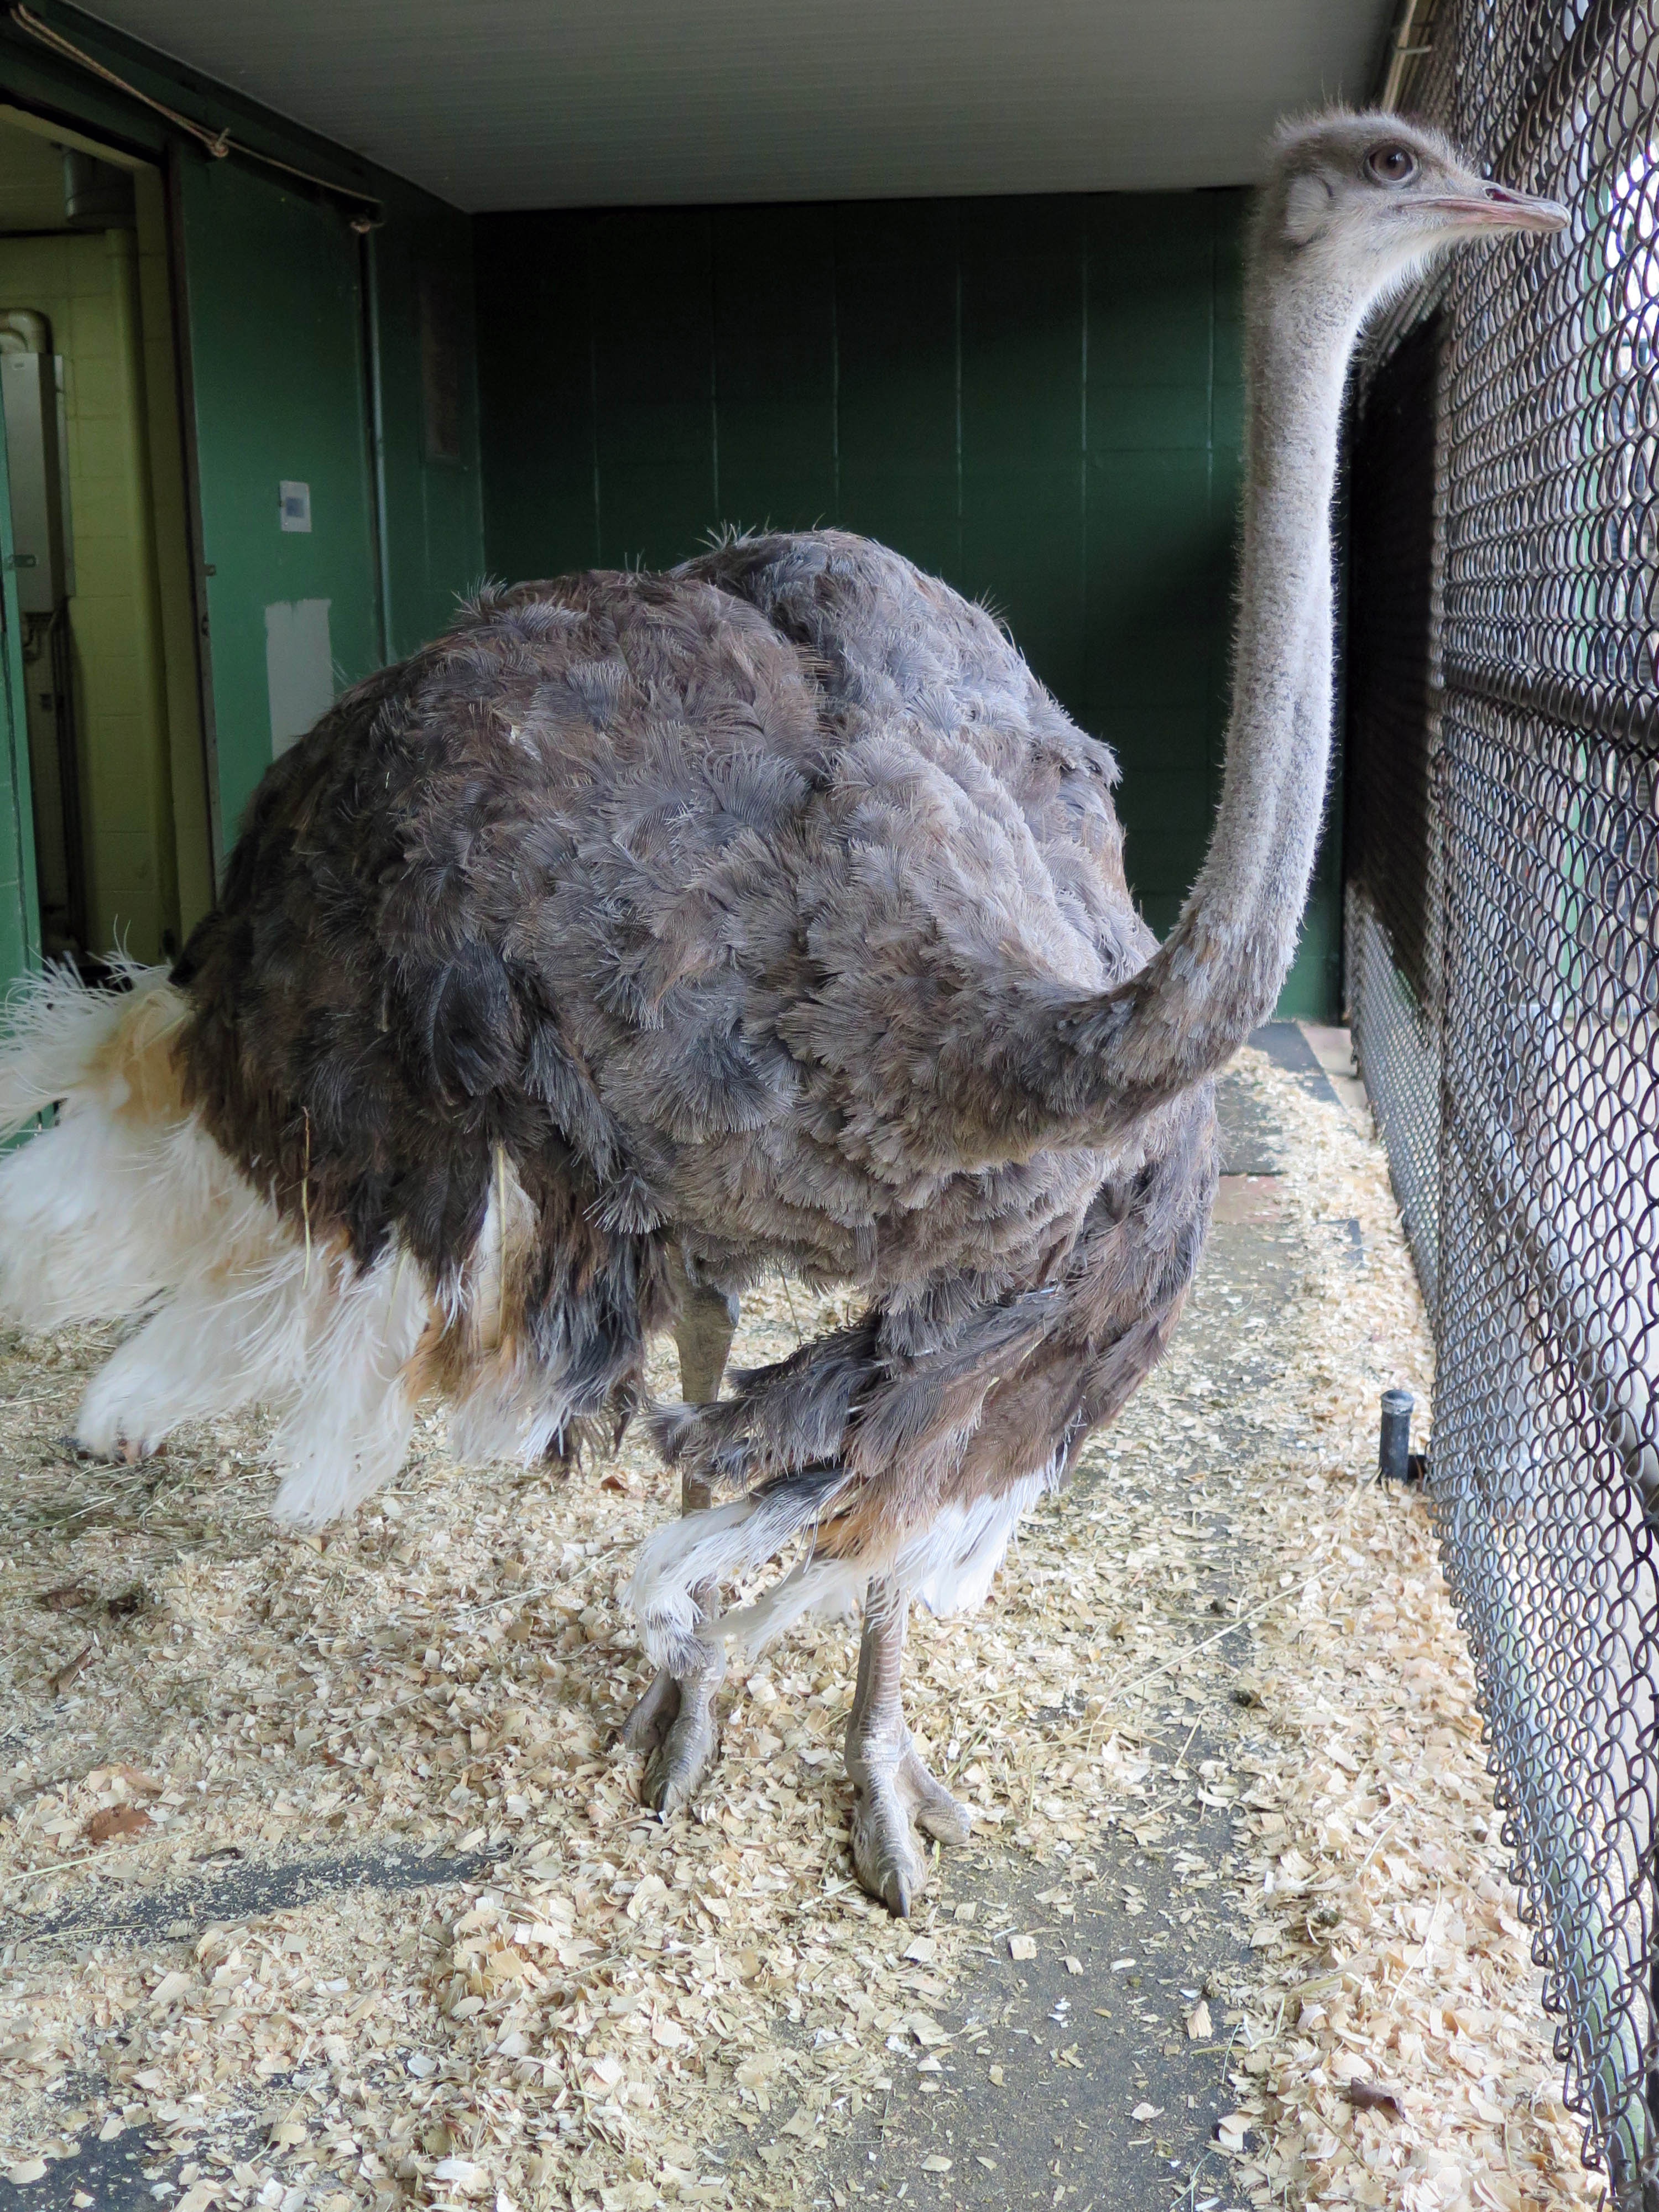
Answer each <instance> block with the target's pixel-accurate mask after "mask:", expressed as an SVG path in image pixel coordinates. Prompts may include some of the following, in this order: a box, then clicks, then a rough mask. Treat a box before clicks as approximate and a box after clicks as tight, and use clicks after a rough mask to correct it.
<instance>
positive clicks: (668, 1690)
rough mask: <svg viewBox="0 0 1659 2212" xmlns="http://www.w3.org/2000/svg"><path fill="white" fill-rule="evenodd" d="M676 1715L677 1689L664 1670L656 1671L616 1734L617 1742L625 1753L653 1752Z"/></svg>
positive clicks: (677, 1710) (678, 1706) (678, 1694)
mask: <svg viewBox="0 0 1659 2212" xmlns="http://www.w3.org/2000/svg"><path fill="white" fill-rule="evenodd" d="M679 1711H680V1686H679V1684H678V1682H677V1681H676V1680H674V1677H673V1676H672V1675H671V1674H670V1673H669V1671H668V1669H667V1668H666V1667H659V1668H658V1669H657V1671H656V1673H655V1674H653V1676H652V1677H651V1680H650V1682H649V1683H648V1684H647V1686H646V1688H645V1689H644V1690H643V1691H642V1692H641V1694H640V1696H639V1697H638V1698H637V1699H635V1703H634V1705H633V1707H632V1709H631V1710H630V1711H629V1716H628V1718H627V1719H626V1720H625V1721H624V1722H623V1724H622V1726H621V1727H620V1728H619V1729H617V1742H618V1743H619V1744H621V1745H622V1746H623V1747H624V1749H626V1750H628V1751H644V1752H653V1751H655V1750H656V1749H657V1748H658V1747H659V1745H660V1744H661V1742H662V1740H663V1738H664V1737H665V1735H667V1734H668V1731H669V1729H671V1728H672V1726H673V1725H674V1723H675V1722H676V1720H678V1717H679Z"/></svg>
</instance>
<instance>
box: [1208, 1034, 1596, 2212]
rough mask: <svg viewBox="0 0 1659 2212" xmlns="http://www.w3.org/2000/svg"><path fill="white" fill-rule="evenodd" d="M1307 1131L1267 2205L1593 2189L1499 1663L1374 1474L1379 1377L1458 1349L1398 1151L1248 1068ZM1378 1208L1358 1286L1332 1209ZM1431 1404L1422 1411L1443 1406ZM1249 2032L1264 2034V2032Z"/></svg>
mask: <svg viewBox="0 0 1659 2212" xmlns="http://www.w3.org/2000/svg"><path fill="white" fill-rule="evenodd" d="M1243 1073H1244V1075H1245V1079H1247V1080H1249V1081H1252V1082H1255V1083H1257V1084H1261V1085H1271V1088H1272V1093H1273V1109H1274V1111H1275V1113H1276V1114H1277V1115H1278V1116H1279V1119H1280V1121H1281V1122H1282V1124H1283V1125H1284V1127H1285V1130H1286V1133H1287V1136H1288V1139H1289V1142H1288V1144H1287V1146H1286V1154H1287V1160H1286V1170H1287V1171H1286V1173H1285V1176H1284V1177H1283V1193H1282V1203H1283V1205H1284V1207H1285V1214H1286V1217H1287V1218H1289V1219H1290V1220H1291V1221H1293V1222H1294V1223H1295V1224H1297V1225H1298V1226H1299V1228H1300V1229H1301V1231H1303V1237H1304V1245H1305V1249H1306V1250H1307V1252H1308V1254H1309V1255H1310V1261H1312V1263H1313V1264H1312V1266H1311V1267H1310V1274H1309V1279H1308V1281H1307V1284H1306V1286H1305V1292H1304V1297H1305V1304H1306V1318H1307V1326H1306V1328H1305V1331H1304V1332H1303V1333H1302V1334H1301V1349H1300V1352H1299V1354H1298V1356H1297V1358H1296V1360H1295V1361H1294V1362H1293V1364H1292V1366H1291V1371H1290V1372H1289V1373H1287V1375H1286V1376H1285V1391H1286V1395H1287V1398H1288V1399H1289V1400H1290V1401H1292V1402H1296V1403H1299V1404H1301V1405H1302V1406H1303V1407H1305V1408H1306V1409H1307V1411H1308V1412H1309V1413H1310V1414H1311V1416H1312V1419H1313V1423H1314V1427H1315V1432H1316V1437H1317V1447H1316V1452H1317V1457H1316V1466H1315V1467H1314V1468H1312V1469H1311V1470H1310V1473H1309V1474H1307V1475H1306V1476H1305V1477H1304V1478H1303V1480H1301V1481H1300V1482H1298V1483H1289V1484H1285V1485H1282V1486H1274V1487H1270V1488H1268V1489H1267V1490H1266V1491H1265V1492H1264V1493H1263V1495H1262V1497H1261V1501H1260V1503H1261V1508H1262V1510H1263V1515H1264V1520H1265V1523H1266V1527H1267V1530H1268V1532H1269V1534H1270V1541H1272V1544H1273V1548H1274V1549H1275V1550H1276V1552H1277V1553H1278V1554H1279V1559H1281V1561H1282V1566H1281V1570H1280V1581H1281V1584H1282V1587H1283V1589H1284V1593H1285V1597H1284V1601H1283V1602H1282V1603H1281V1604H1279V1605H1277V1606H1273V1607H1268V1608H1267V1609H1266V1610H1265V1611H1264V1613H1263V1614H1262V1616H1261V1620H1259V1622H1258V1624H1257V1627H1256V1634H1257V1638H1258V1644H1259V1656H1258V1659H1257V1662H1256V1664H1257V1668H1258V1670H1259V1673H1258V1680H1257V1683H1256V1691H1257V1694H1258V1695H1259V1696H1260V1699H1261V1711H1262V1716H1263V1717H1264V1719H1266V1720H1267V1723H1268V1725H1267V1727H1266V1728H1265V1729H1262V1730H1261V1731H1260V1732H1259V1733H1257V1734H1255V1735H1254V1736H1253V1738H1252V1739H1251V1740H1249V1742H1248V1744H1247V1747H1244V1748H1243V1749H1242V1750H1241V1752H1240V1753H1239V1755H1238V1756H1237V1758H1236V1759H1235V1760H1234V1762H1233V1765H1234V1769H1235V1771H1236V1773H1237V1774H1238V1775H1239V1777H1240V1779H1241V1781H1242V1782H1243V1784H1244V1785H1245V1789H1244V1795H1243V1800H1242V1802H1243V1808H1244V1814H1245V1827H1246V1830H1247V1832H1248V1835H1249V1862H1248V1870H1247V1882H1248V1893H1249V1899H1250V1903H1249V1940H1250V1943H1251V1946H1252V1948H1253V1950H1254V1951H1255V1954H1256V1955H1257V1957H1258V1958H1259V1960H1260V1961H1261V1975H1260V1977H1259V1978H1258V1977H1256V1976H1254V1975H1253V1976H1252V1977H1251V1981H1252V1982H1253V1983H1255V1986H1254V1987H1247V1988H1243V1989H1241V1990H1237V1992H1236V1994H1237V1996H1240V1997H1242V1999H1243V2030H1244V2032H1243V2035H1242V2036H1241V2039H1240V2049H1241V2063H1239V2064H1238V2066H1237V2068H1236V2069H1234V2071H1233V2073H1232V2076H1231V2079H1232V2081H1233V2083H1234V2086H1235V2087H1236V2089H1237V2112H1238V2116H1239V2119H1240V2121H1241V2122H1242V2123H1243V2124H1242V2125H1239V2126H1236V2127H1235V2128H1234V2129H1233V2130H1231V2133H1232V2135H1233V2136H1235V2138H1236V2139H1238V2140H1241V2141H1243V2140H1246V2139H1248V2134H1249V2131H1254V2132H1255V2134H1256V2136H1258V2137H1259V2138H1260V2147H1259V2148H1257V2149H1255V2151H1253V2152H1251V2153H1248V2154H1242V2155H1241V2156H1240V2158H1239V2159H1238V2160H1237V2165H1236V2167H1235V2172H1236V2174H1237V2179H1238V2180H1239V2181H1240V2182H1241V2183H1243V2184H1244V2185H1247V2186H1248V2187H1249V2190H1250V2195H1251V2200H1252V2202H1253V2203H1257V2204H1260V2205H1264V2206H1265V2205H1267V2204H1273V2203H1305V2204H1310V2205H1315V2204H1317V2205H1335V2204H1346V2203H1353V2204H1361V2205H1389V2206H1394V2205H1398V2206H1400V2207H1401V2212H1462V2208H1463V2207H1466V2206H1468V2207H1474V2206H1496V2207H1501V2208H1504V2212H1514V2208H1518V2207H1521V2206H1523V2205H1539V2206H1543V2205H1549V2206H1557V2207H1565V2206H1578V2205H1583V2206H1589V2205H1592V2204H1595V2203H1600V2202H1601V2195H1602V2187H1601V2182H1600V2181H1599V2179H1595V2178H1593V2177H1590V2176H1589V2175H1587V2174H1586V2173H1585V2172H1584V2171H1583V2167H1582V2166H1580V2163H1579V2159H1578V2148H1579V2133H1580V2131H1579V2129H1578V2126H1577V2124H1576V2123H1575V2122H1574V2121H1573V2120H1572V2119H1571V2118H1570V2116H1569V2115H1568V2113H1567V2112H1566V2111H1565V2108H1564V2106H1563V2105H1562V2103H1561V2101H1560V2074H1559V2067H1558V2066H1557V2064H1556V2063H1555V2060H1554V2058H1553V2053H1552V2050H1551V2031H1550V2027H1549V2025H1548V2023H1547V2021H1545V2020H1544V2018H1543V2017H1542V2015H1541V2008H1540V2004H1539V2000H1538V1976H1537V1973H1536V1971H1535V1970H1534V1968H1533V1966H1531V1963H1530V1942H1531V1938H1530V1936H1529V1933H1528V1930H1527V1929H1525V1928H1524V1927H1523V1926H1522V1924H1521V1923H1520V1921H1519V1919H1518V1917H1517V1912H1518V1901H1517V1899H1516V1894H1515V1892H1514V1890H1513V1889H1512V1887H1510V1883H1509V1882H1508V1881H1506V1880H1505V1878H1504V1852H1503V1850H1502V1847H1501V1844H1500V1841H1499V1838H1498V1815H1497V1814H1496V1813H1495V1812H1494V1811H1493V1809H1492V1784H1491V1779H1490V1778H1489V1776H1488V1774H1487V1772H1486V1759H1485V1754H1484V1752H1483V1749H1482V1747H1481V1742H1480V1716H1479V1713H1478V1711H1477V1710H1476V1705H1475V1690H1474V1674H1473V1669H1472V1668H1471V1666H1470V1662H1469V1659H1468V1651H1467V1649H1466V1647H1465V1645H1464V1644H1463V1641H1462V1636H1461V1635H1460V1633H1459V1632H1458V1630H1457V1627H1456V1625H1455V1616H1454V1614H1453V1611H1452V1607H1451V1603H1450V1600H1449V1595H1448V1593H1447V1590H1446V1588H1445V1584H1444V1583H1443V1579H1442V1577H1441V1574H1440V1571H1439V1568H1438V1565H1437V1561H1436V1557H1435V1551H1434V1545H1433V1539H1432V1534H1431V1528H1430V1525H1429V1516H1428V1510H1427V1508H1426V1505H1425V1503H1424V1501H1423V1499H1422V1498H1420V1496H1417V1495H1414V1494H1413V1495H1410V1496H1407V1497H1402V1496H1401V1494H1399V1493H1398V1492H1393V1491H1391V1490H1390V1489H1389V1487H1388V1486H1383V1485H1382V1484H1380V1483H1377V1482H1375V1481H1370V1482H1369V1483H1368V1484H1367V1485H1366V1486H1364V1487H1357V1486H1356V1485H1357V1482H1363V1481H1364V1479H1365V1478H1366V1477H1367V1476H1369V1475H1370V1473H1371V1471H1372V1470H1373V1469H1374V1468H1375V1465H1376V1419H1377V1415H1376V1401H1377V1393H1378V1389H1379V1388H1380V1387H1382V1386H1383V1385H1384V1384H1387V1383H1404V1384H1406V1385H1407V1387H1409V1388H1411V1389H1414V1390H1415V1391H1416V1393H1417V1394H1418V1397H1419V1408H1420V1409H1424V1410H1425V1409H1426V1406H1427V1402H1428V1396H1429V1391H1430V1386H1431V1375H1432V1352H1431V1343H1430V1340H1429V1335H1428V1330H1427V1327H1426V1323H1425V1318H1424V1316H1423V1313H1422V1310H1421V1304H1420V1300H1419V1296H1418V1291H1417V1285H1416V1279H1415V1277H1414V1275H1413V1273H1412V1269H1411V1263H1410V1261H1409V1258H1408V1256H1407V1251H1406V1248H1405V1244H1404V1240H1403V1237H1402V1236H1401V1231H1400V1226H1399V1220H1398V1214H1397V1210H1396V1208H1395V1205H1394V1201H1393V1197H1392V1194H1391V1192H1390V1190H1389V1184H1388V1180H1387V1174H1386V1170H1385V1167H1384V1164H1383V1157H1382V1154H1381V1152H1380V1149H1379V1148H1378V1147H1377V1146H1376V1145H1375V1144H1374V1143H1371V1142H1368V1141H1366V1140H1365V1139H1362V1138H1361V1137H1360V1136H1359V1135H1358V1133H1356V1132H1355V1131H1354V1130H1353V1128H1352V1125H1351V1124H1349V1123H1348V1122H1346V1121H1344V1120H1340V1119H1339V1118H1338V1117H1337V1116H1335V1115H1332V1114H1330V1113H1329V1112H1328V1111H1327V1110H1326V1109H1324V1108H1322V1106H1320V1105H1319V1104H1317V1103H1315V1102H1314V1101H1312V1100H1311V1099H1310V1098H1308V1097H1306V1096H1305V1095H1303V1094H1301V1093H1298V1092H1297V1091H1294V1089H1293V1088H1291V1086H1288V1085H1284V1084H1283V1083H1282V1082H1279V1083H1274V1082H1273V1080H1272V1079H1271V1078H1270V1076H1269V1075H1268V1074H1267V1073H1266V1072H1265V1071H1264V1070H1263V1069H1262V1068H1261V1066H1260V1064H1259V1063H1256V1064H1254V1065H1253V1064H1252V1063H1251V1061H1250V1059H1249V1056H1247V1058H1246V1062H1245V1066H1244V1070H1243ZM1349 1220H1352V1221H1354V1222H1357V1224H1358V1230H1359V1232H1360V1238H1361V1242H1362V1244H1363V1250H1364V1277H1363V1279H1360V1281H1359V1282H1358V1284H1356V1282H1355V1280H1354V1279H1352V1277H1349V1279H1346V1280H1345V1273H1346V1263H1345V1255H1344V1254H1343V1252H1342V1249H1341V1247H1340V1241H1339V1240H1338V1239H1336V1238H1334V1237H1331V1236H1330V1235H1329V1234H1328V1233H1326V1234H1323V1235H1322V1231H1328V1227H1329V1225H1330V1224H1331V1223H1332V1222H1333V1221H1336V1222H1346V1221H1349ZM1424 1410H1420V1411H1419V1420H1421V1419H1423V1418H1424ZM1246 2046H1248V2047H1246Z"/></svg>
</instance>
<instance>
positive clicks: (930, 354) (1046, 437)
mask: <svg viewBox="0 0 1659 2212" xmlns="http://www.w3.org/2000/svg"><path fill="white" fill-rule="evenodd" d="M1242 216H1243V196H1242V195H1240V194H1237V193H1232V192H1196V193H1170V194H1148V195H1133V194H1125V195H1110V196H1103V197H1069V198H1041V197H1036V198H1022V199H1002V200H999V199H981V200H963V201H950V200H933V201H912V202H880V201H869V202H860V203H852V204H843V205H834V206H803V207H763V208H716V209H689V210H688V209H674V210H605V211H601V212H594V213H542V214H526V215H514V216H483V217H481V218H479V219H478V221H477V222H476V224H475V226H474V236H473V255H474V264H475V268H476V271H477V286H478V292H477V326H478V373H479V385H480V394H481V425H482V427H481V439H482V451H483V489H484V531H485V549H486V552H487V555H488V558H489V566H490V568H491V571H492V572H493V573H494V574H498V575H503V576H507V577H511V578H517V577H522V576H534V575H554V574H559V573H561V572H562V571H563V570H565V569H568V568H580V567H584V566H588V565H592V564H596V563H597V564H601V565H604V566H606V567H620V566H623V565H640V564H643V565H645V566H647V567H659V566H665V565H667V564H668V563H670V562H674V561H678V560H681V559H683V558H684V556H686V555H687V554H688V553H690V552H692V551H693V550H696V546H697V545H698V544H700V543H701V542H702V539H703V538H705V537H706V536H707V534H708V532H709V531H711V530H712V529H714V528H716V527H718V526H720V525H722V524H729V523H741V524H745V525H750V526H757V525H760V524H763V523H769V524H772V525H775V526H780V527H785V528H798V529H799V528H807V527H810V526H812V525H813V524H815V523H821V522H834V523H836V524H839V525H840V526H842V527H844V528H847V529H851V530H859V531H863V532H867V533H868V534H869V535H870V536H872V537H874V538H882V539H884V541H885V542H886V543H887V544H890V545H894V546H896V547H897V548H898V549H899V550H901V551H902V552H904V553H907V554H908V555H909V556H910V557H911V558H912V559H913V560H915V561H916V562H919V563H920V564H921V566H923V567H924V568H929V569H932V570H933V571H935V572H936V573H937V574H941V575H943V576H945V577H947V578H948V579H949V580H951V582H952V583H953V584H955V585H957V586H958V588H960V589H961V590H963V591H964V592H969V594H970V595H972V596H974V597H976V598H984V599H987V600H988V601H989V602H990V604H991V605H994V606H995V607H996V608H997V609H998V610H999V611H1000V612H1001V613H1002V614H1003V615H1004V616H1006V618H1007V620H1008V622H1009V624H1010V626H1011V628H1012V631H1013V634H1014V635H1015V637H1016V638H1017V639H1018V641H1019V643H1020V645H1021V647H1023V649H1024V652H1025V653H1026V654H1027V655H1028V656H1029V658H1030V661H1031V663H1032V665H1033V666H1034V667H1035V668H1036V670H1037V671H1038V672H1039V674H1040V675H1041V676H1042V678H1043V680H1044V681H1045V682H1046V683H1047V684H1048V685H1049V686H1050V687H1051V688H1052V690H1054V692H1055V694H1056V696H1058V697H1059V698H1060V699H1061V700H1062V701H1063V702H1064V703H1065V704H1066V707H1067V708H1069V709H1070V710H1071V711H1072V713H1073V714H1075V715H1076V716H1077V718H1078V719H1079V721H1081V722H1083V723H1084V724H1085V725H1086V726H1088V727H1089V728H1091V729H1092V730H1094V731H1097V732H1098V733H1099V734H1100V735H1101V736H1103V737H1104V738H1107V739H1109V742H1110V743H1111V744H1113V745H1114V746H1115V748H1116V750H1117V751H1118V755H1119V757H1120V759H1121V763H1122V766H1123V782H1122V786H1121V792H1120V805H1121V811H1122V815H1123V818H1124V822H1125V825H1126V828H1127V860H1128V867H1129V875H1130V881H1131V883H1132V884H1133V887H1134V890H1135V893H1136V896H1138V897H1139V900H1140V902H1141V904H1142V907H1143V908H1144V909H1145V911H1146V916H1147V919H1148V921H1150V922H1151V923H1152V927H1154V928H1155V929H1157V930H1158V931H1159V932H1160V933H1161V932H1163V931H1164V930H1166V929H1167V928H1168V927H1170V923H1171V922H1172V921H1174V919H1175V916H1176V913H1177V911H1178V910H1179V908H1180V905H1181V902H1182V898H1183V897H1184V896H1185V894H1186V891H1187V889H1188V885H1189V884H1190V883H1191V881H1192V879H1193V877H1194V875H1195V873H1196V872H1197V869H1198V865H1199V862H1200V859H1201V858H1202V855H1203V851H1204V846H1205V842H1206V838H1207V836H1208V831H1209V823H1210V820H1211V817H1212V812H1213V809H1214V805H1215V802H1216V799H1217V798H1218V795H1219V789H1220V767H1221V761H1220V754H1221V739H1222V730H1223V724H1224V718H1225V694H1226V673H1227V658H1228V652H1229V644H1230V638H1231V594H1232V562H1233V535H1234V523H1235V518H1236V511H1237V499H1238V490H1239V441H1240V411H1241V410H1240V400H1241V390H1240V373H1239V253H1238V247H1239V232H1240V223H1241V218H1242ZM1335 868H1336V844H1335V841H1334V839H1333V838H1328V839H1327V841H1326V846H1325V850H1324V854H1322V860H1321V867H1320V877H1319V881H1318V883H1317V884H1316V889H1315V893H1314V896H1313V899H1312V901H1311V902H1310V911H1309V916H1308V921H1307V923H1306V926H1305V927H1304V937H1303V945H1302V950H1301V952H1300V955H1299V957H1298V958H1297V965H1296V968H1295V969H1294V970H1293V972H1292V974H1291V979H1290V981H1289V983H1288V984H1287V986H1286V989H1285V997H1284V999H1283V1000H1282V1001H1281V1012H1285V1013H1295V1014H1304V1015H1311V1016H1315V1017H1317V1018H1328V1017H1330V1016H1331V1015H1332V1014H1333V1013H1334V1009H1335V1004H1336V995H1337V987H1338V960H1339V936H1340V933H1339V928H1338V886H1337V878H1336V873H1335Z"/></svg>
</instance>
